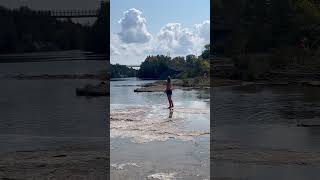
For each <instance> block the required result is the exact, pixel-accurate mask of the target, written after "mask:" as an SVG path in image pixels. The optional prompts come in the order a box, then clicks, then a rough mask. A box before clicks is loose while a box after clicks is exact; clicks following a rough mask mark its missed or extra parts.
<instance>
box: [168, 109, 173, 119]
mask: <svg viewBox="0 0 320 180" xmlns="http://www.w3.org/2000/svg"><path fill="white" fill-rule="evenodd" d="M172 115H173V109H170V111H169V118H172Z"/></svg>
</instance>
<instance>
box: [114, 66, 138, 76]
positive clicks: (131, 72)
mask: <svg viewBox="0 0 320 180" xmlns="http://www.w3.org/2000/svg"><path fill="white" fill-rule="evenodd" d="M110 74H111V78H127V77H136V76H137V70H136V69H133V68H129V67H127V66H126V65H120V64H111V68H110Z"/></svg>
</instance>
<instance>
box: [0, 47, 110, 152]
mask: <svg viewBox="0 0 320 180" xmlns="http://www.w3.org/2000/svg"><path fill="white" fill-rule="evenodd" d="M49 54H50V57H52V53H49ZM58 54H59V55H60V56H58V57H59V58H60V59H61V60H63V61H61V62H60V61H53V62H26V63H1V64H0V76H1V77H2V78H0V83H1V88H0V107H1V108H0V114H1V119H0V144H1V146H0V151H15V150H29V149H39V148H41V149H46V148H50V147H52V148H57V147H58V146H61V145H63V144H70V143H71V142H72V143H80V142H82V143H83V142H87V143H88V144H90V143H91V142H92V143H96V142H97V141H98V142H100V144H105V143H104V142H103V141H105V133H106V132H107V131H106V129H105V128H104V127H105V124H106V121H105V120H106V111H107V104H106V102H107V99H106V98H105V97H99V98H86V97H77V96H76V94H75V89H76V88H77V87H82V86H84V85H85V84H86V83H97V81H95V80H77V79H72V80H68V79H50V80H41V79H37V80H17V79H9V78H3V76H6V75H17V74H28V75H31V74H32V75H40V74H75V73H76V74H82V73H96V72H98V71H101V70H105V69H106V62H105V61H95V60H85V56H83V60H79V61H64V60H65V59H64V56H62V54H65V56H67V55H68V56H70V55H72V54H69V53H68V52H66V53H64V52H59V53H58ZM33 56H35V57H36V58H38V59H39V56H41V57H45V53H40V54H39V55H37V54H33ZM75 56H77V57H81V52H79V53H77V54H76V55H75ZM58 57H57V58H58ZM59 58H58V59H59ZM40 59H41V58H40ZM93 129H94V131H93ZM102 142H103V143H102ZM4 144H5V145H4Z"/></svg>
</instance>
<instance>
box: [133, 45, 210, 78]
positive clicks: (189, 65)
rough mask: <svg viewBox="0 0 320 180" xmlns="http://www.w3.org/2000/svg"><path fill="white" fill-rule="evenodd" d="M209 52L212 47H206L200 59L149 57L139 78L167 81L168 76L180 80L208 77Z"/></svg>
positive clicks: (193, 56) (193, 57)
mask: <svg viewBox="0 0 320 180" xmlns="http://www.w3.org/2000/svg"><path fill="white" fill-rule="evenodd" d="M209 52H210V45H206V46H205V47H204V50H203V52H202V54H201V55H200V56H198V57H197V56H195V55H193V54H190V55H187V56H186V57H183V56H178V57H174V58H171V57H169V56H164V55H156V56H148V57H147V58H146V59H145V61H144V62H142V64H141V66H140V69H139V71H138V74H137V76H138V77H139V78H152V79H165V78H167V76H171V77H172V78H179V79H186V78H195V77H198V76H204V77H207V76H209V72H210V62H209Z"/></svg>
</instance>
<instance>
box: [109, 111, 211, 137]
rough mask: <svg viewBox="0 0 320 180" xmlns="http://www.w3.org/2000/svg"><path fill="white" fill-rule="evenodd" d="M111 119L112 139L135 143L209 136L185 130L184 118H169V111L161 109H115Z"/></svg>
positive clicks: (202, 132) (201, 132) (200, 132)
mask: <svg viewBox="0 0 320 180" xmlns="http://www.w3.org/2000/svg"><path fill="white" fill-rule="evenodd" d="M155 108H157V109H156V110H154V109H155ZM187 110H188V109H187ZM150 112H151V113H150ZM195 112H199V110H195ZM110 117H111V118H110V119H111V121H110V127H111V137H112V138H115V137H122V138H129V139H130V140H131V141H132V142H135V143H147V142H151V141H167V140H169V139H178V140H182V141H191V140H193V139H194V138H195V137H197V136H201V135H206V134H209V132H208V131H198V130H186V129H184V128H183V123H185V122H184V118H183V117H179V116H177V117H171V118H169V117H168V110H161V107H160V108H159V107H152V106H150V107H143V108H141V107H131V108H124V109H114V110H112V111H111V116H110Z"/></svg>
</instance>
